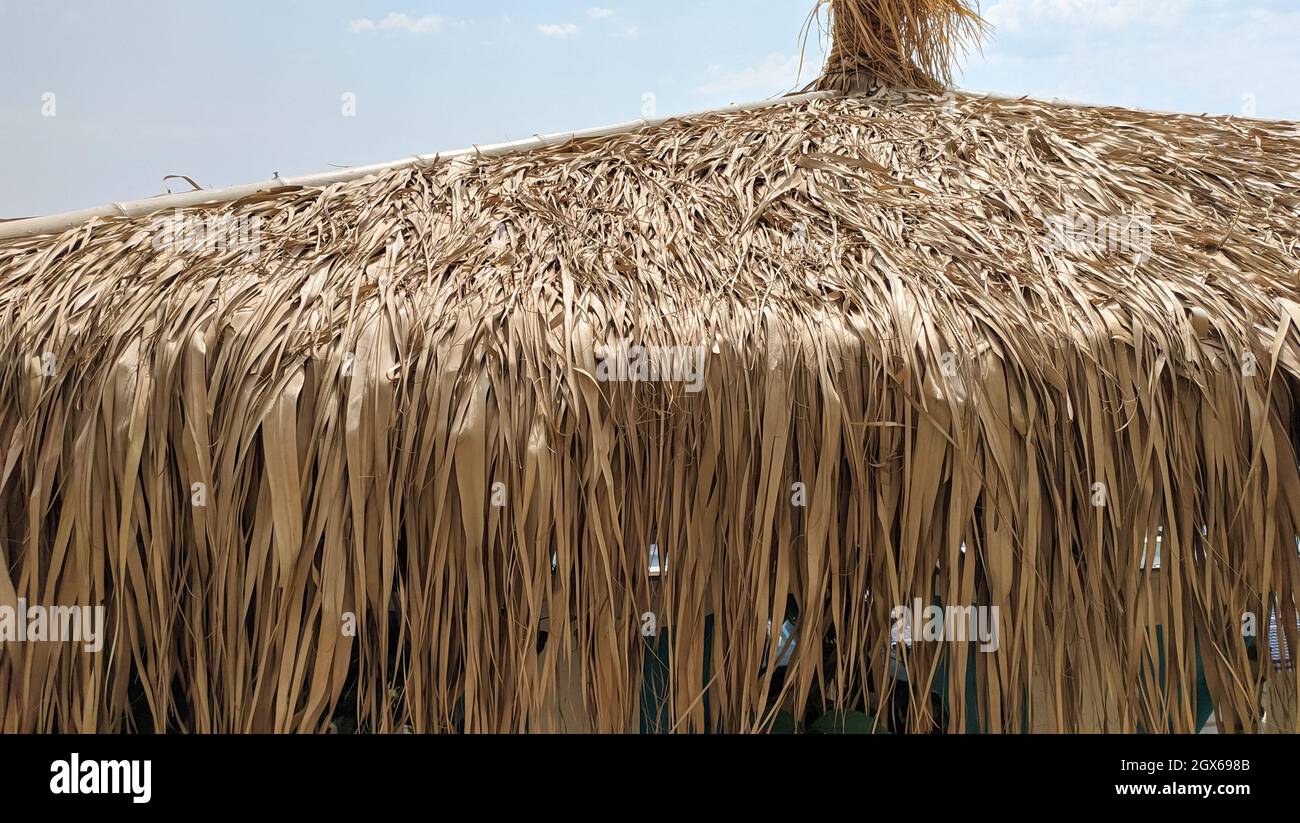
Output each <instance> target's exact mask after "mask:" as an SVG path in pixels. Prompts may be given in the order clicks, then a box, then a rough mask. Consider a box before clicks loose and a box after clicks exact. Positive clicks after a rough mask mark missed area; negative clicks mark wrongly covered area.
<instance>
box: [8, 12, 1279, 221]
mask: <svg viewBox="0 0 1300 823" xmlns="http://www.w3.org/2000/svg"><path fill="white" fill-rule="evenodd" d="M813 5H814V3H813V0H595V2H592V0H585V1H583V2H579V1H578V0H256V1H254V0H170V2H161V1H160V0H0V217H24V216H32V215H37V214H48V213H52V212H58V211H67V210H71V209H77V208H84V207H87V206H95V205H100V204H103V203H106V202H109V201H112V200H129V199H135V198H140V197H148V196H151V195H154V194H159V193H162V192H163V191H164V190H165V189H164V183H163V177H164V176H165V175H168V174H185V175H189V176H190V177H192V178H194V179H195V180H196V181H198V182H199V183H200V184H202V185H203V186H204V187H207V188H212V187H217V186H226V185H232V184H236V183H247V182H253V181H257V180H266V179H269V178H270V177H271V176H272V175H273V174H274V173H276V172H278V173H279V174H281V175H282V176H286V177H287V176H292V175H297V174H305V173H310V172H317V171H326V170H328V169H330V168H331V167H334V166H351V165H361V164H366V163H374V162H380V161H386V160H395V159H398V158H401V157H404V156H407V155H411V154H416V153H427V152H434V151H438V150H443V149H452V148H460V147H464V146H468V145H471V144H475V143H492V142H499V141H503V140H516V139H521V138H525V137H528V136H530V135H532V134H534V133H546V132H555V131H562V130H567V129H577V128H583V127H588V126H598V125H605V124H608V123H613V122H618V121H622V120H630V119H634V118H637V117H641V116H643V114H648V113H654V114H657V115H659V116H666V115H671V114H678V113H685V112H690V111H695V110H699V109H707V108H712V107H716V106H720V105H725V104H727V103H731V102H747V101H751V100H761V99H765V98H768V97H771V96H774V95H777V94H780V93H782V92H786V91H790V90H792V89H793V88H794V87H795V86H796V84H799V85H802V84H806V83H807V82H809V81H811V80H812V79H813V78H814V77H815V76H816V73H817V69H818V67H819V66H820V62H821V57H822V52H821V50H820V45H819V43H818V42H817V38H816V37H815V36H814V37H813V38H812V39H811V41H810V43H809V48H808V51H807V53H806V58H807V62H806V64H805V66H804V70H803V77H802V81H800V80H799V78H798V76H797V75H798V74H799V71H798V69H799V33H800V29H801V28H802V26H803V23H804V20H805V17H806V15H807V13H808V11H809V10H810V9H811V8H812V6H813ZM982 10H983V12H984V14H985V16H986V17H987V18H988V19H989V20H990V21H991V22H992V23H993V24H994V25H995V26H996V27H997V29H996V32H995V33H994V35H993V38H992V39H991V40H990V41H989V42H988V43H986V45H985V47H984V50H983V54H982V55H981V54H974V55H971V56H970V57H969V58H968V59H967V60H966V61H965V64H964V70H963V71H962V73H961V74H960V76H959V85H960V86H961V87H963V88H967V89H975V90H981V91H996V92H1002V93H1009V94H1026V95H1031V96H1035V97H1045V98H1050V97H1061V98H1065V99H1070V100H1078V101H1083V102H1096V103H1111V104H1116V105H1123V106H1137V107H1144V108H1154V109H1164V110H1177V111H1188V112H1212V113H1217V114H1249V113H1251V112H1252V111H1253V112H1254V113H1255V114H1256V115H1257V116H1260V117H1272V118H1287V119H1297V120H1300V84H1298V82H1297V78H1300V0H983V2H982ZM50 115H52V116H50ZM173 188H174V190H184V189H186V188H188V186H187V185H186V184H185V183H183V182H182V183H180V184H179V186H177V185H176V184H175V183H173Z"/></svg>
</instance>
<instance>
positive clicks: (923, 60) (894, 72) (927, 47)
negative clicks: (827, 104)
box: [809, 0, 987, 92]
mask: <svg viewBox="0 0 1300 823" xmlns="http://www.w3.org/2000/svg"><path fill="white" fill-rule="evenodd" d="M972 5H973V4H972V3H971V2H970V0H818V2H817V6H816V8H815V9H814V10H813V13H812V16H811V17H810V18H809V22H810V24H811V22H812V20H814V19H816V18H819V17H820V14H821V12H822V11H823V9H824V10H825V11H826V12H827V16H828V17H829V18H830V21H831V22H830V30H831V44H832V45H831V50H830V56H829V59H828V60H827V61H826V67H825V69H824V71H823V73H822V76H821V78H820V79H819V80H818V81H817V83H816V84H815V85H816V86H817V88H820V89H827V90H832V91H841V92H855V91H863V90H866V89H868V88H870V87H872V86H873V85H876V84H884V85H890V86H903V87H912V88H917V89H923V90H930V91H933V90H936V89H941V88H947V87H948V86H949V85H951V82H952V75H951V71H952V65H953V63H954V62H955V60H956V58H957V57H959V56H960V55H961V54H962V53H964V52H965V51H966V50H967V49H968V48H969V47H971V46H973V45H975V44H976V43H978V42H979V40H980V39H981V38H982V37H983V35H984V33H985V31H986V29H987V27H986V25H985V23H984V21H983V20H982V19H981V18H980V16H979V14H978V12H977V11H976V10H975V9H974V8H972Z"/></svg>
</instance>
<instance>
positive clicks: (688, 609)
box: [0, 0, 1300, 732]
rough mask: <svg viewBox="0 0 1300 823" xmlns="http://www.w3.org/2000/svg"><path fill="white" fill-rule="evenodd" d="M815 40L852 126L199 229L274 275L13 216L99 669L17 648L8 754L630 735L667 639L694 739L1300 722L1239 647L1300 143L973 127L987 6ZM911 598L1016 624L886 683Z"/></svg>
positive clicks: (732, 114)
mask: <svg viewBox="0 0 1300 823" xmlns="http://www.w3.org/2000/svg"><path fill="white" fill-rule="evenodd" d="M822 6H827V7H826V8H822ZM819 10H821V11H830V12H832V14H833V16H832V17H831V19H830V20H828V21H826V23H827V29H828V30H829V31H830V32H831V35H832V37H833V44H832V49H831V58H830V64H829V66H828V69H827V71H826V73H825V75H824V77H823V79H822V80H821V81H819V84H820V85H822V86H824V87H827V88H831V89H836V90H844V91H854V92H864V91H869V92H870V93H869V94H861V93H857V94H851V95H841V96H833V97H813V98H806V97H805V98H796V99H792V100H790V101H787V102H784V103H779V104H777V105H772V106H768V107H766V108H762V109H742V110H728V111H721V112H716V113H705V114H702V115H697V116H692V117H689V118H686V119H682V120H674V121H670V122H667V123H661V124H654V125H652V126H646V127H643V128H638V129H633V130H624V131H619V132H613V133H608V132H604V133H601V134H589V135H585V136H580V137H577V138H575V139H571V140H566V141H557V142H552V143H546V144H545V145H539V146H538V147H537V148H536V150H533V151H511V152H492V153H488V154H484V155H482V156H480V155H475V154H472V153H471V154H466V155H460V156H457V157H455V158H454V159H452V160H450V161H430V162H420V163H414V164H407V165H404V166H397V167H391V168H382V169H374V170H373V171H372V172H371V173H369V174H367V175H366V176H362V177H348V178H345V179H337V180H334V179H331V180H328V181H319V182H318V184H316V185H303V186H288V187H281V188H277V189H273V190H266V191H260V190H259V191H251V192H248V193H247V194H246V195H242V196H240V199H237V200H228V199H227V200H220V199H214V200H212V201H211V202H208V203H207V204H194V205H193V206H192V207H189V208H188V209H187V211H185V212H184V215H183V216H185V217H186V218H189V219H194V220H204V221H209V222H210V223H216V222H217V221H218V219H219V218H230V219H233V220H236V221H243V222H242V224H240V225H243V226H251V225H256V227H257V238H256V243H254V244H252V245H251V246H240V245H238V244H236V246H235V247H229V248H206V249H197V250H196V249H191V248H178V247H176V246H174V245H173V246H171V247H159V244H158V243H157V242H156V240H157V239H158V237H159V230H160V224H159V223H158V222H157V221H156V220H155V219H154V215H150V214H148V213H146V212H144V211H142V212H141V213H138V214H137V213H129V214H128V215H126V216H120V217H110V216H102V215H101V216H96V217H94V218H93V219H91V220H90V221H89V222H70V221H63V222H59V221H52V222H42V223H41V224H40V225H41V226H44V227H45V229H44V230H43V232H42V233H32V232H30V231H24V232H18V231H13V232H10V234H9V235H8V236H6V239H4V240H3V241H0V363H2V364H4V365H3V368H0V503H3V506H2V507H0V606H4V605H10V606H12V605H15V604H16V603H17V601H18V599H19V598H24V599H26V600H27V601H28V602H30V603H48V604H54V603H58V604H83V603H90V604H103V605H105V606H106V607H107V616H108V626H107V630H108V640H107V643H106V645H105V650H104V652H103V653H102V654H97V655H95V654H85V653H84V652H82V651H81V650H80V649H79V648H76V647H73V646H71V645H67V644H60V645H54V644H17V643H7V644H5V645H4V646H3V647H2V648H0V730H4V731H18V730H23V731H31V730H66V731H91V730H102V731H118V730H129V729H145V730H167V729H172V730H184V731H200V732H209V731H281V732H311V731H323V730H327V729H328V728H330V727H331V724H332V723H334V722H336V721H339V720H340V719H342V716H343V714H345V713H346V714H347V716H348V717H347V719H350V720H352V721H355V722H356V724H357V725H358V727H359V728H362V729H366V730H372V731H380V732H394V731H398V730H402V729H406V728H409V729H413V730H415V731H421V732H423V731H448V730H453V729H458V728H463V729H465V730H467V731H473V732H483V731H513V730H525V729H527V730H533V731H550V730H575V729H588V728H590V729H599V730H607V731H620V730H627V729H635V728H636V727H637V725H638V718H639V715H640V712H641V710H642V708H643V702H644V695H643V669H644V658H645V656H646V641H645V639H644V638H643V637H642V633H641V629H642V627H643V625H645V623H644V620H643V617H644V615H645V614H646V613H653V614H654V615H655V617H656V622H657V627H658V629H659V630H660V632H661V633H663V635H664V636H665V637H666V641H665V642H664V644H663V646H664V648H665V649H666V652H665V654H666V662H667V663H668V666H669V670H668V674H667V677H666V683H665V684H663V685H664V686H665V688H664V691H665V694H664V695H663V698H664V701H665V706H666V708H665V717H664V721H665V724H666V726H667V727H669V728H672V729H675V730H678V731H700V730H703V729H705V728H711V729H715V730H716V729H721V730H731V731H755V730H760V729H762V728H764V727H765V726H766V725H767V724H768V723H769V722H770V721H771V720H772V718H773V717H774V715H775V712H776V711H777V710H778V709H779V708H782V707H785V708H789V709H792V710H796V711H800V712H801V711H802V709H803V707H804V706H806V705H808V704H809V703H812V704H814V705H815V706H816V707H817V708H818V709H819V710H821V709H824V710H830V709H833V708H850V707H861V708H864V709H865V710H866V711H867V712H868V713H870V714H874V715H879V716H882V717H883V716H884V715H885V714H886V712H887V710H888V709H889V707H890V706H893V705H896V704H897V703H898V701H899V698H900V697H901V696H903V695H907V696H909V697H910V698H911V699H910V701H909V706H910V709H909V713H908V714H907V717H906V725H907V726H909V727H910V728H913V729H917V730H920V729H927V728H929V727H930V726H931V725H932V724H934V723H935V722H938V720H937V718H936V717H935V716H934V715H933V710H932V703H931V701H930V700H929V699H928V696H929V695H930V693H931V692H932V691H934V692H936V693H940V694H942V695H943V697H944V701H943V702H945V703H946V704H947V706H948V707H949V716H948V721H947V724H948V728H949V729H950V730H953V731H960V730H964V729H966V728H967V725H968V721H976V722H977V724H978V725H979V726H980V727H981V728H984V729H986V730H990V731H1017V730H1020V729H1021V728H1023V727H1024V725H1025V721H1027V722H1028V725H1029V726H1030V727H1032V728H1035V729H1059V730H1084V729H1106V730H1113V731H1120V730H1134V729H1138V728H1143V729H1150V730H1165V729H1170V730H1179V731H1185V730H1190V729H1191V728H1192V727H1193V725H1194V712H1195V686H1196V680H1197V671H1196V660H1197V651H1198V649H1199V653H1200V657H1201V659H1202V660H1203V661H1204V669H1205V676H1206V680H1207V682H1208V684H1209V686H1210V689H1211V691H1212V692H1213V695H1214V698H1215V701H1216V704H1217V708H1218V711H1219V720H1220V727H1221V728H1222V729H1224V730H1243V729H1244V730H1254V729H1257V728H1259V727H1260V726H1261V715H1262V713H1263V711H1264V704H1265V702H1266V701H1272V703H1273V705H1272V706H1270V712H1271V716H1272V717H1274V718H1279V717H1283V718H1289V721H1288V722H1289V723H1291V724H1294V723H1295V716H1296V712H1295V705H1294V702H1295V694H1296V679H1295V678H1296V676H1297V675H1296V673H1295V672H1294V671H1291V672H1274V671H1273V669H1272V667H1271V666H1270V665H1268V660H1267V658H1268V655H1267V653H1266V652H1265V651H1263V650H1261V649H1260V648H1259V647H1258V645H1257V648H1256V652H1255V653H1254V655H1253V658H1252V654H1251V653H1250V652H1248V650H1247V644H1246V643H1245V642H1244V641H1243V639H1242V637H1241V620H1242V616H1243V615H1244V614H1246V613H1253V614H1255V615H1256V616H1257V618H1258V622H1259V625H1261V626H1266V625H1267V615H1268V610H1269V608H1270V607H1272V606H1273V605H1277V606H1278V607H1280V619H1279V625H1280V626H1281V628H1282V630H1283V632H1284V635H1285V638H1286V641H1287V643H1288V646H1289V648H1291V649H1295V648H1300V637H1297V636H1296V632H1295V609H1294V596H1295V591H1296V586H1297V581H1298V580H1300V558H1298V557H1297V551H1296V535H1297V526H1298V524H1300V475H1298V473H1297V455H1296V443H1297V421H1298V420H1300V418H1298V417H1297V410H1296V406H1295V402H1294V399H1293V398H1294V397H1295V395H1296V389H1297V379H1300V326H1298V325H1297V324H1298V323H1300V303H1297V301H1296V299H1295V295H1296V287H1297V284H1298V283H1300V177H1298V176H1297V174H1296V172H1295V169H1297V168H1300V129H1297V126H1296V124H1294V123H1279V122H1267V121H1249V122H1246V121H1240V120H1236V119H1233V118H1209V117H1185V116H1160V115H1154V114H1151V113H1145V112H1133V111H1125V110H1121V109H1106V108H1083V107H1076V106H1068V105H1049V104H1044V103H1039V102H1035V101H1031V100H1005V99H1003V100H994V99H981V98H977V97H973V96H969V95H964V94H959V93H955V92H954V93H952V94H949V95H947V96H943V95H942V94H941V93H940V92H942V91H943V90H944V89H945V88H946V87H947V84H948V67H949V66H951V65H952V63H953V58H954V57H955V54H956V52H957V51H958V50H960V48H961V47H962V46H963V45H965V44H970V43H973V42H974V40H973V38H974V37H975V36H976V35H977V34H978V32H979V30H980V28H981V24H980V23H979V21H978V18H976V17H974V16H973V14H972V12H971V10H970V9H969V8H968V7H967V6H966V5H964V4H962V3H957V2H939V1H938V0H934V1H933V2H920V0H912V1H911V2H904V1H903V0H893V2H885V0H879V1H878V2H868V0H859V1H858V2H833V3H830V4H819ZM185 196H187V197H188V196H190V195H189V194H187V195H185ZM174 202H175V201H169V202H168V203H160V204H159V208H160V209H167V211H166V212H164V214H163V215H162V216H166V217H173V216H174V215H173V213H172V212H171V211H170V209H171V207H172V205H174ZM187 202H188V201H187ZM1062 214H1078V215H1084V216H1087V217H1088V218H1089V219H1090V220H1094V221H1098V220H1104V219H1106V218H1107V217H1108V216H1110V217H1113V216H1116V215H1128V216H1133V215H1147V216H1149V217H1150V218H1151V223H1152V231H1151V235H1150V238H1149V243H1150V248H1149V255H1145V254H1144V255H1134V254H1132V253H1131V250H1127V251H1126V250H1124V249H1113V248H1109V247H1106V248H1077V247H1065V248H1062V247H1058V246H1053V245H1050V244H1047V243H1045V242H1044V240H1045V231H1044V222H1045V221H1047V220H1049V219H1051V218H1052V217H1053V216H1056V215H1062ZM254 221H256V222H254ZM619 341H627V342H628V343H630V344H633V345H641V346H665V347H666V346H675V347H696V346H700V347H703V348H704V350H705V352H706V361H705V362H706V369H705V374H704V382H703V387H702V391H700V392H698V393H692V392H689V391H687V390H686V386H685V385H684V384H683V383H680V382H663V381H659V382H654V381H642V382H636V383H624V382H602V381H600V380H598V379H597V375H598V374H599V373H600V371H599V368H598V367H599V362H600V354H601V352H604V353H605V354H608V353H609V351H610V350H611V348H610V347H616V346H617V345H618V343H619ZM602 347H605V348H602ZM948 355H952V356H951V357H949V356H948ZM195 484H202V485H201V486H198V487H196V485H195ZM795 484H803V487H804V488H805V489H806V506H800V505H794V504H793V501H792V496H793V494H794V489H795V488H796V485H795ZM1099 484H1100V485H1099ZM196 488H198V489H200V490H206V496H205V497H199V498H196V494H197V492H196V491H195V489H196ZM1098 489H1101V490H1103V491H1104V500H1105V505H1096V504H1095V503H1096V500H1097V499H1098V498H1097V493H1098ZM196 499H202V500H203V504H202V505H199V504H196V502H195V501H196ZM1157 537H1158V539H1159V545H1160V555H1161V567H1160V569H1159V571H1158V572H1157V571H1153V570H1152V569H1151V568H1150V567H1151V565H1152V560H1153V558H1154V553H1155V552H1154V549H1155V545H1156V541H1157ZM651 544H654V545H657V546H658V547H660V551H661V553H662V556H663V558H665V559H666V566H667V570H666V571H665V573H664V574H663V575H662V576H660V577H657V578H652V577H651V576H650V575H649V574H648V573H647V572H648V570H647V566H648V555H649V546H650V545H651ZM791 598H792V599H793V601H794V602H795V603H796V604H797V605H798V611H799V619H798V621H797V629H796V636H797V639H798V644H797V646H796V647H795V648H794V650H793V652H792V655H791V660H790V667H789V674H788V676H787V678H786V680H785V686H784V687H783V689H775V688H774V687H773V685H772V684H773V682H774V667H773V666H772V665H771V664H772V662H773V657H774V652H775V639H776V636H777V633H778V630H779V628H780V626H781V623H782V621H783V619H784V616H785V613H786V605H787V601H788V600H790V599H791ZM915 599H920V600H921V601H922V603H926V604H928V603H931V602H934V601H936V600H937V601H940V602H943V603H945V604H948V605H974V604H983V605H987V606H997V607H998V608H999V611H1000V615H1001V620H1000V637H999V640H1000V642H999V645H998V648H997V650H996V651H993V652H991V653H979V652H978V651H976V650H974V649H973V648H972V647H971V646H970V645H968V644H960V643H957V644H952V643H926V642H914V643H913V644H912V645H911V646H910V647H907V646H905V645H904V646H902V647H901V648H899V649H898V657H899V660H898V663H899V665H900V666H902V667H904V668H905V670H906V672H907V678H906V680H905V681H898V680H895V679H893V678H892V677H891V676H890V671H891V665H890V658H889V638H890V629H891V626H892V625H893V621H892V619H891V612H892V610H893V608H894V607H895V606H896V605H900V604H910V603H912V602H913V601H914V600H915ZM353 619H355V625H356V626H357V633H356V635H355V636H352V635H350V634H349V633H347V632H345V631H344V630H343V627H344V626H345V625H347V624H348V623H349V621H351V620H353ZM706 624H710V625H711V626H712V635H711V637H712V641H711V643H708V644H707V654H706ZM1157 626H1159V627H1161V634H1162V637H1163V638H1164V643H1163V648H1162V646H1161V644H1158V643H1157V640H1156V632H1155V628H1156V627H1157ZM543 632H545V633H546V634H547V639H546V643H545V648H544V649H543V650H542V651H540V652H539V650H538V648H539V646H541V645H542V643H541V640H542V633H543ZM828 637H833V648H830V647H829V644H828V643H827V638H828ZM1261 639H1262V638H1261ZM828 651H829V653H828ZM1162 657H1163V659H1164V669H1165V672H1164V675H1165V676H1164V677H1163V678H1161V677H1160V676H1159V675H1160V672H1159V668H1160V666H1159V665H1158V664H1159V660H1160V659H1161V658H1162ZM968 667H970V668H971V670H973V672H974V676H973V678H972V680H971V681H970V682H971V683H973V684H974V687H975V694H974V695H968V690H969V687H968V679H967V671H968ZM770 691H775V692H779V695H780V699H779V700H778V701H775V702H773V701H770V700H769V697H768V695H769V692H770ZM1279 696H1281V700H1282V701H1283V702H1282V703H1280V704H1279V703H1278V700H1279ZM968 697H972V698H973V700H972V701H971V702H972V704H973V705H975V706H976V707H977V715H978V716H977V717H973V718H972V717H968V711H967V703H968V700H967V698H968ZM340 706H347V707H348V708H347V709H346V712H344V711H343V710H342V709H340Z"/></svg>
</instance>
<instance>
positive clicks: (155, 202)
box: [0, 91, 836, 241]
mask: <svg viewBox="0 0 1300 823" xmlns="http://www.w3.org/2000/svg"><path fill="white" fill-rule="evenodd" d="M835 95H836V93H835V92H827V91H814V92H807V93H805V94H795V95H791V96H789V97H780V98H777V99H775V100H763V101H761V102H758V103H741V104H738V105H734V106H726V107H724V108H720V109H709V110H707V111H700V112H692V113H690V114H676V115H673V116H671V117H660V118H657V119H654V120H629V121H628V122H626V123H615V124H614V125H612V126H601V127H599V128H594V129H582V130H581V131H566V132H558V133H556V134H547V135H537V136H534V137H530V138H528V139H526V140H516V141H513V142H510V143H493V144H491V145H487V146H472V147H470V148H467V149H457V150H455V151H447V152H439V153H437V154H417V155H414V156H413V157H407V158H405V159H402V160H394V161H391V162H388V163H374V164H372V165H369V166H355V167H353V168H347V169H339V170H337V171H330V172H323V173H320V174H309V175H306V176H303V177H277V178H275V179H274V180H270V181H268V182H264V183H247V184H244V185H240V186H229V187H226V188H221V189H205V190H200V191H187V192H181V193H179V194H166V195H160V196H157V197H149V198H146V199H144V200H131V201H128V202H124V203H109V204H108V205H106V206H97V207H95V208H91V209H82V210H80V211H70V212H64V213H62V214H53V215H50V216H48V217H29V218H26V219H23V220H11V221H8V222H4V223H0V241H3V240H10V239H13V238H18V237H31V236H35V235H41V234H58V233H59V232H62V231H65V230H67V229H70V228H72V227H74V226H77V225H80V224H82V223H85V222H87V221H88V220H92V219H94V218H96V217H141V216H145V215H150V214H154V213H157V212H159V211H163V210H167V209H181V208H186V207H189V206H200V205H207V204H213V203H229V202H231V201H232V200H239V199H240V198H243V197H248V196H250V195H254V194H259V193H262V192H269V191H274V190H276V189H283V188H290V187H294V186H302V187H306V188H323V187H325V186H329V185H333V184H334V183H344V182H347V181H349V180H357V179H359V178H362V177H368V176H370V175H373V174H379V173H380V172H385V171H390V170H392V169H397V168H401V167H403V166H412V165H417V164H428V163H436V162H441V161H445V160H453V159H455V158H457V157H464V156H466V155H478V156H481V157H498V156H500V155H503V154H513V153H516V152H526V151H532V150H535V149H543V148H549V147H551V146H559V145H563V144H564V143H568V142H569V141H571V140H582V139H586V138H591V137H609V136H611V135H615V134H625V133H627V132H631V131H635V130H637V129H642V128H648V127H654V126H660V125H663V124H664V123H668V122H670V121H672V120H682V119H685V118H690V117H704V116H707V115H711V114H730V113H733V112H740V111H755V110H758V109H765V108H771V107H773V106H781V105H786V104H792V103H796V104H797V103H804V102H807V101H809V100H819V99H822V98H825V97H834V96H835Z"/></svg>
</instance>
